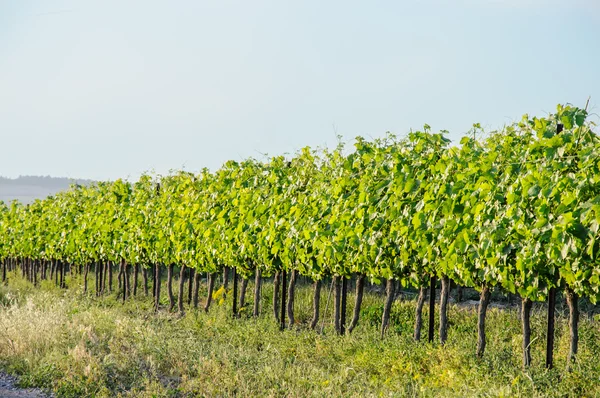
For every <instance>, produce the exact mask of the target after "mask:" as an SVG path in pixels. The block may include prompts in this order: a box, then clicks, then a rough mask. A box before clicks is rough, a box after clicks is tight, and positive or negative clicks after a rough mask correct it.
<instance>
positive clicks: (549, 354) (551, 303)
mask: <svg viewBox="0 0 600 398" xmlns="http://www.w3.org/2000/svg"><path fill="white" fill-rule="evenodd" d="M562 131H563V125H562V124H561V123H558V124H557V125H556V134H560V133H561V132H562ZM555 309H556V287H554V286H553V287H551V288H550V292H548V331H547V335H546V368H547V369H552V365H553V362H554V312H555Z"/></svg>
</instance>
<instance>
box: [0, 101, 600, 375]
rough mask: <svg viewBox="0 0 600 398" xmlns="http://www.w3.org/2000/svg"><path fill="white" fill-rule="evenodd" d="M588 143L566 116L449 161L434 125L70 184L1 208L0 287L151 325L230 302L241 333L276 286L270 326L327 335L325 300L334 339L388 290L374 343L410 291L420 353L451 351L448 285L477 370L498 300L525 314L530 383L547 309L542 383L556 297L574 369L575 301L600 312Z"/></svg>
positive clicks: (474, 136) (520, 128) (577, 118)
mask: <svg viewBox="0 0 600 398" xmlns="http://www.w3.org/2000/svg"><path fill="white" fill-rule="evenodd" d="M594 129H595V125H594V123H593V122H591V121H589V120H588V114H587V110H584V109H580V108H576V107H573V106H570V105H565V106H558V108H557V111H556V113H555V114H551V115H548V116H547V117H543V118H539V117H529V116H527V115H525V116H524V117H523V118H522V119H521V120H520V121H519V122H516V123H513V124H510V125H507V126H505V127H504V128H503V129H501V130H498V131H494V132H491V133H484V131H483V130H482V128H481V127H480V126H479V125H474V126H473V129H472V130H471V131H470V132H469V134H467V135H466V136H465V137H464V138H462V140H461V141H460V145H457V146H453V145H451V144H450V141H449V140H448V139H447V138H446V137H445V135H444V132H442V133H433V132H432V131H431V129H430V127H429V126H427V125H426V126H424V128H423V129H422V131H414V132H411V133H410V134H408V136H407V137H406V138H398V137H396V136H394V135H391V134H388V135H387V136H386V137H385V138H382V139H374V140H371V141H369V140H366V139H363V138H360V137H358V138H357V139H356V141H355V144H354V148H353V149H352V150H348V149H347V148H344V146H343V145H341V144H340V145H339V146H338V147H337V148H336V149H334V150H326V149H319V150H316V149H311V148H304V149H302V150H301V151H300V152H298V153H297V154H296V155H295V156H294V157H292V158H285V157H283V156H278V157H273V158H271V159H269V160H268V161H259V160H255V159H248V160H244V161H241V162H235V161H229V162H227V163H226V164H225V165H224V166H223V167H222V168H220V169H219V170H217V171H215V172H210V171H209V170H207V169H205V170H202V171H201V172H200V173H198V174H194V173H189V172H183V171H181V172H175V173H172V174H170V175H168V176H164V177H156V176H151V175H144V176H142V177H141V178H140V179H139V180H138V181H137V182H127V181H123V180H117V181H114V182H100V183H96V184H94V185H91V186H89V187H83V186H73V187H72V188H71V189H70V190H68V191H66V192H62V193H59V194H57V195H55V196H52V197H49V198H47V199H44V200H37V201H35V202H34V203H32V204H29V205H22V204H20V203H18V202H13V203H11V204H10V205H5V204H0V206H1V207H0V260H1V261H2V270H1V272H2V281H3V282H4V283H9V284H10V280H11V275H13V274H15V273H20V274H21V276H22V277H24V278H27V279H28V280H29V281H30V282H31V283H32V284H33V285H39V284H40V283H41V282H42V281H44V280H46V281H47V280H50V281H53V282H54V283H56V284H57V285H58V286H59V287H61V288H67V287H69V286H68V285H69V283H75V281H82V283H83V284H84V291H85V292H86V293H88V294H92V295H95V296H97V297H102V296H104V295H106V294H107V293H109V292H116V293H117V294H118V297H119V299H120V300H122V301H123V302H127V301H128V300H130V299H131V298H132V297H133V296H139V295H142V293H143V294H145V295H147V296H152V297H154V306H153V307H154V310H155V311H157V312H159V311H162V310H163V308H162V306H161V295H163V296H164V295H165V292H164V291H163V292H161V285H162V283H164V282H165V281H166V289H167V292H166V295H167V298H168V308H167V309H168V310H169V311H177V312H180V313H183V312H184V311H186V310H189V311H195V310H198V309H199V307H201V308H202V309H203V310H204V311H206V312H208V311H210V309H211V305H213V306H214V305H215V303H213V301H218V302H227V303H230V305H231V307H230V310H231V315H232V316H233V317H235V318H249V317H252V316H253V317H259V316H261V314H260V312H261V310H262V312H267V311H265V309H264V307H263V306H261V294H262V291H261V288H262V287H263V286H264V284H263V281H265V280H267V279H269V280H271V279H272V283H273V295H272V302H271V304H272V305H271V307H272V308H271V309H270V310H269V311H268V312H272V316H273V317H274V318H275V321H276V322H277V324H278V325H279V327H280V328H281V329H282V330H283V329H286V328H296V327H304V326H306V328H312V329H315V330H316V331H315V333H316V332H318V331H319V330H321V331H322V324H321V323H320V321H321V320H322V318H323V314H320V309H321V308H322V301H323V300H325V299H327V297H322V296H325V295H327V294H328V293H329V292H330V291H331V292H333V293H332V296H333V298H332V304H331V305H332V307H331V308H332V311H333V324H334V329H335V331H336V332H337V333H339V334H342V335H345V334H350V333H353V330H355V329H356V328H357V327H358V325H359V323H360V320H361V315H362V314H361V306H362V305H363V297H364V294H363V292H364V290H365V286H366V285H367V284H375V285H377V284H381V285H385V298H384V301H383V302H382V303H381V306H382V308H383V313H382V316H381V319H380V335H381V337H382V338H383V337H385V335H386V331H388V329H389V328H390V326H391V323H392V322H393V320H391V317H390V313H391V309H392V304H393V302H394V300H395V298H396V296H397V291H398V290H400V289H403V288H405V289H416V291H417V293H418V297H417V300H416V307H415V308H414V314H415V321H414V330H413V333H412V338H413V339H414V340H420V339H422V338H423V339H424V337H422V335H425V334H427V337H428V338H429V341H432V340H434V339H439V343H440V345H442V346H443V345H444V344H446V343H447V341H448V327H449V319H448V313H449V312H448V306H449V291H450V289H451V287H452V286H457V287H458V288H459V289H460V288H463V287H464V288H474V289H475V290H476V291H477V292H479V295H480V298H479V307H478V313H477V318H478V321H477V328H476V330H473V333H474V334H476V335H477V346H476V347H473V350H472V355H473V356H475V357H483V356H484V355H485V350H486V341H487V339H486V314H487V308H488V305H489V303H490V296H491V293H492V292H493V291H496V292H501V293H504V294H508V295H518V297H519V298H520V300H521V304H520V307H521V308H520V316H521V320H520V322H521V327H522V330H521V332H522V363H523V366H524V367H529V366H530V365H531V364H532V359H531V358H532V356H531V352H530V347H531V342H532V328H531V320H530V317H531V311H532V306H533V304H534V303H535V302H545V301H547V302H548V319H547V327H548V332H547V339H548V340H547V345H548V348H547V350H548V351H547V355H546V367H549V368H550V367H552V365H553V344H554V342H553V338H554V316H555V315H554V307H555V301H556V297H557V293H563V294H564V297H566V300H567V304H568V310H569V311H568V312H569V315H568V316H569V331H570V337H569V341H570V345H569V350H568V358H567V361H568V363H576V360H577V354H578V343H579V332H578V323H579V317H580V314H579V312H580V310H579V306H580V303H581V301H585V302H586V303H588V302H589V303H591V304H595V303H596V302H597V301H598V299H599V298H600V262H599V260H600V255H599V250H600V239H599V235H598V230H599V226H600V141H599V139H598V136H597V134H596V133H595V132H594ZM92 274H93V275H92ZM74 276H77V277H78V278H74ZM92 276H93V277H92ZM300 278H302V279H303V280H305V281H310V283H311V284H312V290H311V296H312V306H313V308H312V310H311V312H312V319H310V321H309V322H307V323H306V324H305V325H303V324H300V322H298V320H297V319H295V308H296V307H297V304H298V303H296V302H295V294H296V285H297V281H298V280H299V279H300ZM115 279H116V280H115ZM88 280H90V281H94V286H88ZM204 280H206V291H205V293H204V295H202V296H201V295H200V294H199V292H200V291H204V290H202V289H201V286H200V285H201V284H202V283H203V281H204ZM250 280H254V283H253V284H252V286H253V288H254V291H253V294H252V297H253V303H247V301H248V299H247V296H249V294H247V290H248V286H249V281H250ZM217 281H219V282H217ZM330 281H331V287H330V285H329V282H330ZM176 282H178V283H177V284H176V285H175V286H174V284H175V283H176ZM350 287H352V289H353V290H354V294H353V297H354V302H353V303H348V302H347V296H348V290H349V288H350ZM437 287H441V290H440V292H439V302H438V308H435V306H436V300H435V298H436V294H438V293H436V288H437ZM428 297H429V300H427V299H428ZM559 297H560V295H559ZM432 298H433V299H432ZM427 301H429V303H428V305H429V309H428V310H427V308H425V310H427V311H426V313H427V314H428V316H429V319H428V322H426V321H427V319H425V320H424V319H423V318H424V317H423V314H424V306H425V304H426V302H427ZM349 307H351V308H352V311H351V314H352V317H351V319H348V320H347V319H346V313H347V312H348V310H347V308H349ZM434 310H435V311H437V323H438V325H439V328H438V331H437V337H435V336H434V334H435V333H434V332H435V330H434V322H435V321H436V319H434V315H435V314H436V313H435V312H434ZM296 311H297V310H296ZM424 324H427V325H428V326H429V329H428V330H427V331H426V332H427V333H425V332H422V329H423V328H424V326H423V325H424ZM533 337H534V338H535V336H533Z"/></svg>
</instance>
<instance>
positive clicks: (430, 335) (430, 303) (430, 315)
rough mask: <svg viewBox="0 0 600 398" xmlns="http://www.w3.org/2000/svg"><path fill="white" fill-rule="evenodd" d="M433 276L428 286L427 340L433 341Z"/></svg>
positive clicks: (434, 281) (434, 280)
mask: <svg viewBox="0 0 600 398" xmlns="http://www.w3.org/2000/svg"><path fill="white" fill-rule="evenodd" d="M435 283H436V279H435V276H432V277H431V286H430V288H429V342H430V343H432V342H433V337H434V336H433V334H434V330H435V329H434V326H435V324H434V322H435Z"/></svg>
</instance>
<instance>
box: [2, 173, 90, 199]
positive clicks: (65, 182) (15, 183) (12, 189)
mask: <svg viewBox="0 0 600 398" xmlns="http://www.w3.org/2000/svg"><path fill="white" fill-rule="evenodd" d="M92 182H93V181H92V180H81V179H72V178H62V177H58V178H57V177H49V176H47V177H38V176H20V177H18V178H6V177H0V201H3V202H5V203H9V202H11V201H13V200H18V201H20V202H23V203H31V202H33V201H34V200H35V199H43V198H45V197H47V196H49V195H54V194H55V193H57V192H60V191H64V190H67V189H69V186H71V184H74V183H78V184H81V185H89V184H91V183H92Z"/></svg>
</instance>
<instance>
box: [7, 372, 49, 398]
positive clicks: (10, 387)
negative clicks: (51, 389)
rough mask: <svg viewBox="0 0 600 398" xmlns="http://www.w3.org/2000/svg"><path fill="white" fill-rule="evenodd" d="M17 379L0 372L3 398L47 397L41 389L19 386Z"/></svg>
mask: <svg viewBox="0 0 600 398" xmlns="http://www.w3.org/2000/svg"><path fill="white" fill-rule="evenodd" d="M16 383H17V379H15V378H14V377H12V376H9V375H7V374H6V373H2V372H0V397H2V398H47V397H49V395H47V394H44V393H43V392H42V391H41V390H38V389H33V388H26V389H25V388H19V387H17V386H16Z"/></svg>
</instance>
